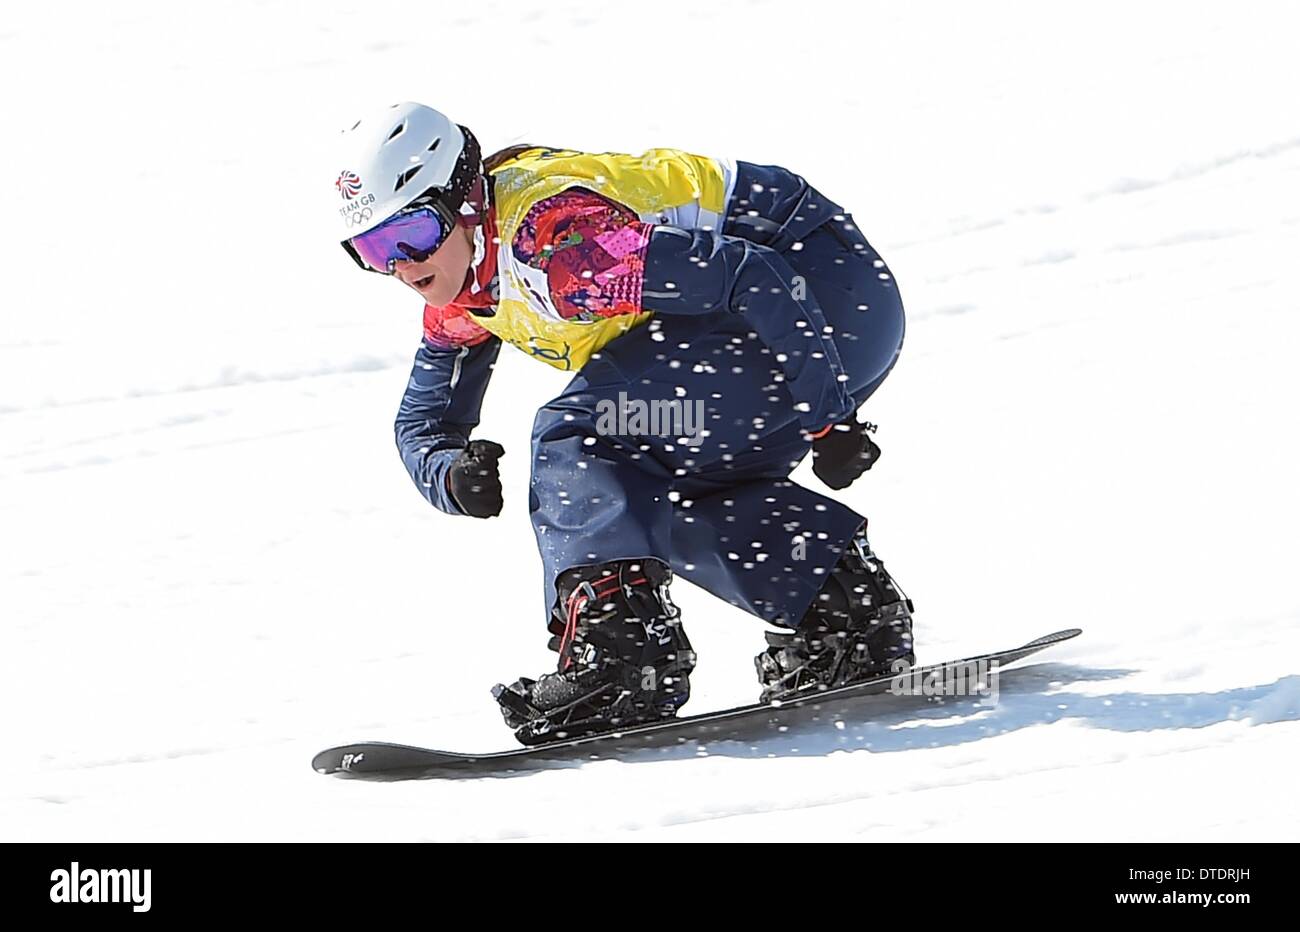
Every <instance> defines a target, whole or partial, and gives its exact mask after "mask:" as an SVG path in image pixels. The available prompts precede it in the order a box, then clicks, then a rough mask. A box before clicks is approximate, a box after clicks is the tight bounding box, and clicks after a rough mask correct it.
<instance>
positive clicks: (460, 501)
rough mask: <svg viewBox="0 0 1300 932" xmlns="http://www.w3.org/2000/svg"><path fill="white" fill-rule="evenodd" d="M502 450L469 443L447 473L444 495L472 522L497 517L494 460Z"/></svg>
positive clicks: (498, 499)
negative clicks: (445, 493) (446, 492)
mask: <svg viewBox="0 0 1300 932" xmlns="http://www.w3.org/2000/svg"><path fill="white" fill-rule="evenodd" d="M505 452H506V451H505V448H503V447H502V446H501V444H499V443H493V442H492V441H491V440H471V441H470V442H469V445H468V446H466V447H465V449H464V450H462V451H461V452H460V456H458V457H456V461H455V462H454V463H452V464H451V468H450V469H448V470H447V491H448V492H449V493H450V494H451V500H452V501H453V502H455V503H456V507H457V508H459V509H460V510H461V511H463V512H465V514H467V515H471V516H473V517H475V518H491V517H493V516H495V515H499V514H501V506H502V504H503V501H502V497H501V476H500V474H499V473H498V472H497V460H499V459H501V457H502V456H503V455H504V454H505Z"/></svg>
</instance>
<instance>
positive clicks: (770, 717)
mask: <svg viewBox="0 0 1300 932" xmlns="http://www.w3.org/2000/svg"><path fill="white" fill-rule="evenodd" d="M1081 633H1082V631H1081V629H1079V628H1068V629H1066V630H1064V631H1057V632H1054V633H1052V634H1048V635H1045V636H1043V637H1040V638H1036V639H1035V640H1032V641H1030V642H1029V643H1028V644H1025V645H1022V646H1021V647H1014V648H1011V649H1009V650H1002V651H994V652H992V653H988V654H980V655H978V656H975V657H967V658H964V659H962V660H950V661H948V662H946V663H938V664H931V665H929V666H922V667H913V668H911V669H910V670H906V671H904V672H901V673H897V674H895V673H887V674H884V675H882V676H878V677H874V678H872V679H869V680H864V681H863V682H861V683H854V684H853V685H851V686H841V687H839V688H838V689H828V690H824V691H821V692H814V693H810V694H807V695H801V696H796V697H794V698H792V699H788V700H785V701H784V702H773V703H771V704H764V703H754V704H753V705H744V706H737V707H735V708H730V709H723V710H720V711H717V712H705V713H702V714H700V715H688V716H684V717H680V718H673V719H668V720H666V721H663V722H654V723H651V724H648V725H640V726H637V727H635V728H629V729H625V730H623V731H609V732H603V733H600V734H595V735H587V736H584V737H575V738H572V739H569V740H564V739H560V740H556V741H551V742H548V743H546V744H540V745H530V746H527V747H520V748H512V749H510V750H506V751H495V752H489V753H484V754H469V753H460V752H456V751H440V750H436V749H433V748H421V747H413V746H410V745H405V744H390V743H387V742H382V741H369V742H359V743H357V744H345V745H340V746H339V747H335V748H330V749H328V750H325V751H321V752H320V753H319V754H317V755H316V756H315V758H313V759H312V768H313V769H315V770H316V771H318V772H319V773H324V774H348V775H358V776H372V777H385V776H387V777H408V778H409V777H418V776H425V775H427V776H446V777H455V776H491V775H494V774H505V773H511V772H514V771H519V770H528V769H536V768H537V767H544V766H553V765H555V764H557V763H561V764H562V763H564V762H570V763H573V762H582V761H587V760H599V759H601V758H602V757H609V756H614V755H617V754H626V753H628V752H631V751H636V750H642V749H646V748H656V747H657V748H663V747H672V746H677V745H680V744H683V743H686V742H689V741H696V742H708V741H717V740H738V739H742V738H744V737H746V736H747V735H751V734H754V733H756V732H760V731H762V730H763V729H765V728H769V727H772V726H785V725H788V724H790V723H791V722H792V721H795V720H797V719H798V717H799V713H800V710H817V709H822V708H824V707H826V706H832V705H840V704H845V703H850V702H853V701H856V700H859V699H863V698H866V697H869V696H879V695H882V694H890V693H892V694H897V695H923V696H932V695H936V694H940V695H941V694H943V692H944V691H943V684H945V683H948V684H951V683H954V682H956V681H958V680H961V681H962V682H963V683H965V684H966V687H965V688H976V689H977V688H978V687H979V685H980V683H981V682H985V681H987V679H988V678H989V677H990V676H992V675H994V674H995V673H996V671H998V670H999V669H1000V668H1001V667H1004V666H1006V665H1008V664H1011V663H1014V662H1016V661H1018V660H1022V659H1024V658H1025V657H1028V656H1029V655H1031V654H1035V653H1038V652H1039V651H1041V650H1044V649H1046V648H1048V647H1051V646H1052V645H1054V644H1060V643H1061V642H1062V641H1068V640H1070V639H1071V638H1073V637H1077V636H1078V635H1079V634H1081ZM972 678H973V679H974V682H972ZM926 684H930V685H929V687H927V685H926Z"/></svg>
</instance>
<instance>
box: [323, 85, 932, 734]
mask: <svg viewBox="0 0 1300 932" xmlns="http://www.w3.org/2000/svg"><path fill="white" fill-rule="evenodd" d="M344 142H345V146H344V148H345V154H344V156H343V161H342V162H341V164H340V166H339V167H340V168H341V169H342V170H341V171H340V173H339V175H338V176H337V178H336V179H335V181H334V187H335V192H334V195H333V196H334V197H335V204H336V206H337V208H338V213H339V216H340V217H341V219H342V221H343V223H342V244H343V247H344V249H346V250H347V252H348V253H349V254H350V255H351V256H352V258H353V259H354V260H355V261H356V263H357V264H358V265H359V266H360V267H361V268H363V269H366V270H368V271H371V272H376V273H379V274H382V275H388V276H390V277H393V278H396V279H398V280H399V281H400V282H401V283H402V284H403V285H405V286H406V287H408V288H410V289H412V290H413V291H415V292H416V293H418V294H419V295H420V297H421V298H422V299H423V300H424V303H425V307H424V339H423V342H422V344H421V346H420V348H419V350H418V351H417V352H416V355H415V363H414V368H413V369H412V372H411V378H410V382H409V383H408V386H407V389H406V393H405V396H404V397H403V399H402V403H401V407H400V410H399V413H398V416H397V422H396V438H397V446H398V449H399V450H400V452H401V456H402V460H403V462H404V463H405V464H406V467H407V470H408V471H409V472H410V474H411V477H412V479H413V480H414V481H415V484H416V486H417V488H418V489H419V490H420V492H421V493H422V494H423V495H424V497H425V498H426V499H427V500H428V501H429V502H430V503H431V504H432V505H434V506H435V507H437V508H439V509H440V510H442V511H445V512H447V513H449V514H453V515H468V516H472V517H477V518H488V517H492V516H494V515H497V514H499V513H500V511H501V508H502V504H503V496H502V488H501V481H500V478H499V475H498V460H499V459H500V458H501V456H502V455H503V454H504V450H503V448H502V447H501V446H500V445H498V444H496V443H494V442H492V441H490V440H482V439H470V435H471V433H472V431H473V430H474V428H475V427H476V426H477V425H478V422H479V410H480V405H481V402H482V399H483V397H484V392H485V390H486V388H487V385H488V381H489V378H490V376H491V373H492V368H493V365H494V362H495V360H496V358H497V354H498V351H499V350H500V347H501V344H502V342H508V343H511V344H513V345H514V346H516V347H517V348H519V349H520V350H522V351H523V352H525V353H527V354H528V355H530V356H534V357H536V358H538V359H541V360H542V361H543V362H545V363H547V364H548V365H551V366H554V367H556V368H558V369H561V370H564V371H567V372H572V373H573V374H574V375H573V380H572V381H571V382H570V383H569V385H568V386H567V388H566V389H565V390H564V391H563V392H562V393H561V394H560V395H559V396H558V397H556V398H553V399H551V400H550V401H548V402H547V403H546V404H544V405H542V407H541V408H540V410H539V411H538V413H537V417H536V420H535V422H534V427H533V434H532V478H531V489H530V493H529V511H530V513H531V517H532V523H533V528H534V531H535V534H536V537H537V544H538V548H539V550H540V552H541V557H542V564H543V573H544V576H543V578H544V598H543V604H544V608H545V612H546V619H547V624H548V628H549V630H550V633H551V635H552V638H551V642H550V646H551V648H552V649H553V650H556V651H558V653H559V661H558V664H557V668H556V670H555V672H551V673H546V674H543V675H541V676H539V677H538V678H537V679H530V678H521V679H519V680H517V681H515V682H514V683H512V684H511V685H510V686H508V687H507V686H498V687H496V689H495V690H494V694H495V696H496V698H497V701H498V702H499V703H500V705H501V709H502V712H503V715H504V717H505V719H506V722H507V724H508V725H509V726H510V727H511V728H513V729H514V730H515V734H516V736H517V737H518V738H519V740H520V741H522V742H524V743H525V744H529V743H536V742H541V741H546V740H553V739H555V738H559V737H574V736H576V735H581V734H584V733H591V732H598V731H605V730H611V729H618V728H624V727H627V726H630V725H635V724H641V723H644V722H648V721H654V720H658V719H661V718H665V717H670V716H673V715H675V714H676V712H677V710H678V709H679V708H680V707H681V706H682V704H683V703H685V702H686V700H687V698H688V696H689V694H690V673H691V671H692V669H693V668H694V666H695V654H694V652H693V651H692V650H691V645H690V642H689V641H688V640H687V637H686V633H685V630H684V629H683V627H682V622H681V618H680V617H679V612H678V610H677V608H676V607H675V606H674V605H673V603H672V601H671V599H670V598H669V585H670V583H671V581H672V579H673V577H674V574H680V575H682V576H684V577H685V578H687V579H689V580H691V581H692V582H694V583H696V584H697V585H699V586H701V587H703V588H704V589H706V590H708V591H709V592H711V593H713V594H714V595H716V596H718V597H720V598H723V599H726V600H727V601H728V602H730V603H731V604H733V605H736V606H739V607H740V608H742V609H744V610H746V611H748V612H749V613H751V614H753V615H756V616H758V617H759V618H762V619H763V620H764V621H767V622H769V623H771V624H773V625H775V626H777V627H779V628H782V629H784V630H783V631H782V632H780V633H776V632H768V633H767V642H768V647H767V649H766V650H764V651H763V652H762V653H760V654H759V655H758V656H757V657H756V658H755V664H756V667H757V670H758V676H759V681H760V684H761V686H762V692H761V700H762V701H772V700H779V699H783V698H788V697H790V696H792V695H795V694H798V693H802V692H804V691H805V690H810V689H825V688H829V687H835V686H841V685H845V684H848V683H852V682H855V681H857V680H860V679H863V678H866V677H869V676H871V675H874V674H877V673H879V672H881V671H882V670H885V669H888V668H889V666H890V665H891V664H892V663H893V662H894V661H896V660H899V659H902V660H905V661H907V662H908V663H912V662H914V657H913V652H912V626H911V611H912V605H911V602H910V601H909V600H908V599H907V598H906V597H905V595H904V594H903V593H902V592H901V591H900V590H899V588H898V587H897V585H896V584H895V583H894V581H893V579H892V578H891V577H890V575H889V574H888V573H887V572H886V571H885V568H884V565H883V564H882V563H881V561H880V559H879V558H878V557H877V556H876V555H875V554H874V553H873V552H872V550H871V547H870V545H869V543H868V541H867V536H866V519H865V518H863V517H862V516H861V515H859V514H857V513H856V512H854V511H853V510H852V509H850V508H848V507H847V506H845V505H843V504H841V503H840V502H837V501H835V500H833V499H831V498H828V497H826V496H823V495H820V494H818V493H816V492H814V491H811V490H809V489H806V488H803V487H802V486H800V485H798V484H797V483H795V482H793V481H791V479H790V478H789V475H790V472H791V470H792V469H793V468H794V467H795V466H796V465H798V463H799V462H800V461H801V460H802V459H803V458H804V457H805V456H806V455H807V453H808V452H809V451H810V450H811V452H812V454H813V457H814V460H813V471H814V473H815V474H816V475H817V476H818V478H819V479H821V481H823V482H824V483H826V484H827V485H828V486H829V487H831V488H832V489H843V488H845V487H847V486H848V485H849V484H850V483H852V482H853V481H854V480H855V479H856V478H857V477H858V476H859V475H861V474H862V473H863V472H864V471H865V470H867V469H869V468H870V467H871V465H872V463H873V462H874V461H875V459H876V457H878V456H879V453H880V451H879V448H878V447H877V446H876V445H875V443H874V442H873V441H872V438H871V436H870V431H871V427H870V425H868V424H864V423H860V422H859V421H858V420H857V417H856V412H857V409H858V407H859V406H860V405H861V404H862V403H863V402H864V401H865V400H866V399H867V398H868V397H870V395H871V394H872V392H874V391H875V390H876V388H877V387H879V385H880V384H881V382H882V381H883V380H884V378H885V376H886V375H887V374H888V373H889V371H890V369H891V368H892V366H893V365H894V362H895V360H896V359H897V358H898V354H899V350H900V348H901V346H902V342H903V331H904V317H903V308H902V303H901V301H900V298H899V294H898V288H897V284H896V283H895V282H894V280H893V276H892V274H891V273H890V271H889V269H888V267H887V266H886V265H885V263H884V261H883V260H882V259H881V258H880V256H879V255H878V254H877V253H876V251H875V250H874V249H873V248H872V247H871V245H870V244H869V243H868V242H867V240H866V238H865V237H864V236H863V234H862V232H861V231H860V230H859V229H858V226H857V224H856V223H855V222H854V219H853V217H852V215H851V214H850V213H849V212H848V211H847V210H845V209H844V208H843V207H841V206H840V205H838V204H836V203H835V202H833V201H831V200H830V199H829V198H827V197H826V196H825V195H823V194H822V193H821V192H820V191H818V190H816V189H815V188H813V187H811V186H809V185H808V183H807V182H806V181H805V180H804V179H803V178H802V177H800V176H799V175H797V174H795V173H793V172H791V171H788V170H787V169H785V168H781V167H779V166H774V165H758V164H754V163H750V162H744V161H732V160H729V159H721V158H709V157H704V156H700V155H694V154H691V153H687V152H683V151H681V150H678V149H668V148H663V149H650V150H648V151H646V152H645V153H644V154H642V155H640V156H634V155H624V154H620V153H599V154H594V153H586V152H578V151H573V150H569V149H560V148H553V147H547V146H534V145H517V146H512V147H510V148H508V149H504V150H502V151H500V152H497V153H495V154H494V155H491V156H489V157H488V158H486V159H484V158H482V156H481V154H480V150H479V146H478V142H477V140H476V139H475V138H474V136H473V134H472V133H471V132H470V131H469V130H468V129H467V128H466V127H464V126H461V125H458V124H456V123H454V122H452V121H451V120H449V119H448V118H447V117H445V116H444V115H442V114H441V113H439V112H437V111H436V110H433V109H431V108H429V107H426V106H423V105H420V104H414V103H403V104H396V105H394V106H392V107H389V108H387V109H384V110H382V111H380V112H379V113H377V114H375V115H372V116H367V117H365V118H363V119H362V120H359V121H358V122H357V123H356V124H355V125H353V126H352V127H351V128H350V129H348V130H345V132H344ZM647 412H652V413H658V412H667V413H671V414H681V415H683V416H682V417H680V418H678V417H663V418H656V417H647V416H646V414H647ZM692 412H694V413H695V414H697V415H698V416H697V417H696V418H695V422H694V423H693V424H692V423H690V422H691V418H690V417H689V415H690V414H691V413H692ZM615 413H616V414H617V416H612V415H613V414H615Z"/></svg>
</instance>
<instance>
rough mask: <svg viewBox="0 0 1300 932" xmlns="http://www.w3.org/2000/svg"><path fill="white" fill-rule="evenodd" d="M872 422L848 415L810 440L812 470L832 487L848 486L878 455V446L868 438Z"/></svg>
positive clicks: (841, 487) (842, 487)
mask: <svg viewBox="0 0 1300 932" xmlns="http://www.w3.org/2000/svg"><path fill="white" fill-rule="evenodd" d="M874 427H875V426H874V425H872V424H859V423H858V422H857V421H856V420H855V419H853V418H849V419H848V420H847V421H842V422H841V423H839V424H836V425H835V426H834V427H832V428H831V429H830V430H829V431H828V432H827V433H826V434H824V435H823V436H821V437H818V438H816V439H815V440H813V445H812V454H813V472H814V473H816V474H817V478H818V479H820V480H821V481H822V482H825V483H826V484H827V485H828V486H830V487H831V488H832V489H847V488H848V487H849V485H851V484H852V482H853V480H854V479H856V478H858V476H860V475H862V474H863V473H864V472H866V471H867V470H868V469H870V468H871V467H872V466H873V465H874V464H875V462H876V460H878V459H879V458H880V447H878V446H876V444H875V441H873V440H872V439H871V434H870V433H869V431H871V430H873V429H874Z"/></svg>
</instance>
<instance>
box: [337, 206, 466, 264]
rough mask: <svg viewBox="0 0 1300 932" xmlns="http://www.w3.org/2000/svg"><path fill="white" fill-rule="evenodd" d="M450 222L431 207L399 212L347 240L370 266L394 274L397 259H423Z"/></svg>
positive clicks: (438, 240) (447, 228) (436, 244)
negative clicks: (371, 228)
mask: <svg viewBox="0 0 1300 932" xmlns="http://www.w3.org/2000/svg"><path fill="white" fill-rule="evenodd" d="M448 231H449V225H448V223H447V221H446V220H445V219H443V217H442V215H441V214H439V213H438V212H437V211H436V210H434V209H433V208H432V207H421V208H419V209H417V210H412V211H408V212H406V213H401V214H397V215H396V216H394V217H391V218H389V219H388V220H385V221H384V222H383V223H381V224H380V225H379V226H377V227H375V228H374V229H373V230H368V231H366V232H365V233H362V234H361V235H360V236H354V237H352V238H351V239H350V240H348V244H349V245H351V247H352V249H353V250H354V251H355V252H356V254H357V256H358V257H359V258H360V259H361V261H362V262H364V263H365V264H366V266H367V267H368V268H371V269H374V270H375V271H376V272H383V273H385V274H387V275H391V274H393V269H394V263H395V262H396V261H397V260H398V259H410V260H411V261H412V262H423V261H424V260H425V259H427V258H429V256H431V255H432V254H433V252H434V250H436V249H437V248H438V247H439V246H441V245H442V243H443V240H445V239H446V238H447V233H448Z"/></svg>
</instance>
